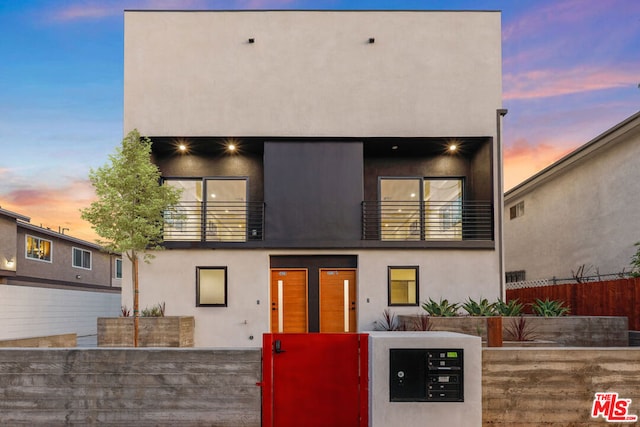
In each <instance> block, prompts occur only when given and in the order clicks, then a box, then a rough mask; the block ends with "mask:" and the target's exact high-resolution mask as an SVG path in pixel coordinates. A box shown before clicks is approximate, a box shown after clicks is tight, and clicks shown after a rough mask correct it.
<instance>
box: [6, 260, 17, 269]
mask: <svg viewBox="0 0 640 427" xmlns="http://www.w3.org/2000/svg"><path fill="white" fill-rule="evenodd" d="M5 265H6V266H7V268H13V266H14V265H16V262H15V261H14V260H13V258H12V259H8V260H7V262H5Z"/></svg>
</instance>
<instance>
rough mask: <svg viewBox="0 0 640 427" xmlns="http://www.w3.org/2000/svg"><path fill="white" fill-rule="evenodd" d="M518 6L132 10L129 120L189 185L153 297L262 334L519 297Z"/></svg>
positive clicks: (222, 339)
mask: <svg viewBox="0 0 640 427" xmlns="http://www.w3.org/2000/svg"><path fill="white" fill-rule="evenodd" d="M500 19H501V18H500V13H499V12H426V11H425V12H419V11H393V12H384V11H357V12H356V11H339V12H338V11H178V12H176V11H172V12H169V11H126V12H125V67H124V68H125V69H124V131H125V133H126V132H128V131H130V130H132V129H134V128H137V129H138V130H139V131H140V133H141V134H143V135H146V136H148V137H150V138H151V140H152V141H153V155H154V161H155V163H156V164H157V165H158V166H159V168H160V170H161V172H162V176H163V182H164V185H172V186H176V187H179V188H182V189H183V193H182V203H181V204H180V206H179V207H177V208H176V209H175V210H172V211H171V212H166V223H165V243H164V245H165V247H166V248H167V250H165V251H158V252H157V253H155V255H156V258H155V260H153V261H152V262H151V263H150V264H145V265H142V266H141V267H140V301H141V307H144V306H151V305H154V304H156V303H158V302H165V303H166V312H167V314H168V315H193V316H195V318H196V331H195V343H196V346H216V347H225V346H234V347H259V346H260V345H261V342H260V339H259V337H260V336H261V334H262V333H264V332H268V331H273V332H280V331H284V332H343V331H363V330H371V329H373V327H374V322H375V321H376V320H377V319H379V318H380V317H381V316H382V313H383V311H384V310H385V309H387V308H390V309H391V310H393V311H394V312H395V313H397V314H412V313H416V312H420V311H421V310H422V309H421V307H420V304H421V303H422V302H423V301H424V300H426V299H427V298H433V299H436V300H438V299H439V298H441V297H442V298H448V299H450V300H455V301H463V300H465V299H466V298H468V297H472V298H479V297H480V296H482V297H487V298H497V297H499V296H501V295H502V292H503V290H502V283H503V277H504V269H503V266H502V243H501V240H502V239H501V215H502V194H501V193H502V192H501V188H502V183H501V176H502V166H501V165H502V160H501V142H500V128H501V120H502V116H503V115H504V114H505V113H506V111H505V110H503V109H502V89H501V79H502V77H501V23H500ZM125 262H126V260H125ZM128 270H129V269H128V268H126V267H125V280H124V283H125V286H127V285H128V284H129V283H130V281H129V280H127V279H128V276H127V274H128ZM131 299H132V296H131V292H130V290H129V289H123V302H124V304H126V305H128V306H130V305H131Z"/></svg>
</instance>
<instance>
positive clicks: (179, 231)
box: [164, 177, 249, 242]
mask: <svg viewBox="0 0 640 427" xmlns="http://www.w3.org/2000/svg"><path fill="white" fill-rule="evenodd" d="M165 185H170V186H172V187H177V188H180V189H182V196H181V200H180V203H179V204H178V206H176V207H175V208H173V209H171V210H170V211H167V212H165V227H164V240H167V241H171V240H192V241H193V240H195V241H201V240H205V241H220V242H244V241H246V240H247V237H248V226H247V222H248V216H249V215H248V203H247V200H248V196H247V178H244V177H237V178H236V177H223V178H206V179H184V180H183V179H167V180H166V181H165Z"/></svg>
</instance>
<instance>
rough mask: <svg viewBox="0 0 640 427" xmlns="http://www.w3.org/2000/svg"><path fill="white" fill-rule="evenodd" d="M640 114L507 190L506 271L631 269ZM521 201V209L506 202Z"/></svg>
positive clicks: (639, 217) (544, 273)
mask: <svg viewBox="0 0 640 427" xmlns="http://www.w3.org/2000/svg"><path fill="white" fill-rule="evenodd" d="M639 157H640V114H635V115H634V116H632V117H630V118H629V119H627V120H625V121H623V122H622V123H620V124H618V125H616V126H614V127H613V128H611V129H609V130H608V131H606V132H605V133H603V134H602V135H600V136H598V137H597V138H595V139H593V140H592V141H590V142H588V143H586V144H585V145H584V146H582V147H580V148H578V149H577V150H576V151H574V152H573V153H570V154H569V155H567V156H566V157H564V158H563V159H561V160H559V161H558V162H556V163H555V164H553V165H551V166H550V167H548V168H547V169H545V170H543V171H542V172H540V173H539V174H537V175H535V176H533V177H532V178H530V179H529V180H527V181H525V182H524V183H522V184H520V185H519V186H517V187H515V188H513V189H512V190H510V191H508V192H507V193H506V194H505V207H504V218H505V224H504V229H505V260H506V261H505V263H506V270H507V271H509V272H510V271H525V273H526V280H540V279H551V278H553V277H556V278H558V279H566V278H571V277H572V272H577V271H578V269H579V268H580V266H582V265H584V266H585V268H584V274H585V275H597V274H598V273H599V274H603V275H604V274H617V273H621V272H623V271H627V272H628V271H629V270H630V260H631V257H632V255H633V254H634V253H635V252H636V249H637V248H636V247H635V246H634V244H635V243H636V242H637V241H639V240H640V233H639V232H638V230H637V228H638V227H637V226H638V224H639V223H640V213H639V212H640V211H639V208H640V199H639V198H638V194H640V171H639V169H638V158H639ZM521 202H524V215H522V216H519V217H517V218H513V219H509V218H510V209H511V208H512V207H513V206H515V205H516V204H518V203H521Z"/></svg>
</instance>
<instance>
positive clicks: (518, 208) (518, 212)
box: [509, 200, 524, 219]
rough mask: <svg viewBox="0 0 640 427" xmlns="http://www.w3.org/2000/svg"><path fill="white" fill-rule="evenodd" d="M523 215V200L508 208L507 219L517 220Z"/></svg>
mask: <svg viewBox="0 0 640 427" xmlns="http://www.w3.org/2000/svg"><path fill="white" fill-rule="evenodd" d="M522 215H524V200H523V201H521V202H518V203H516V204H515V205H513V206H511V207H510V208H509V219H514V218H518V217H519V216H522Z"/></svg>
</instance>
